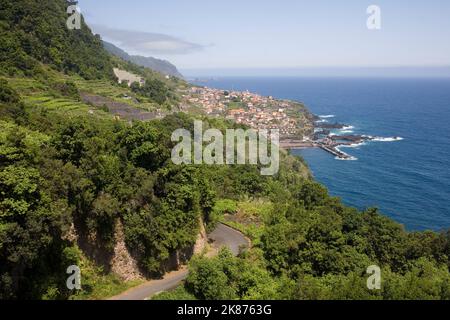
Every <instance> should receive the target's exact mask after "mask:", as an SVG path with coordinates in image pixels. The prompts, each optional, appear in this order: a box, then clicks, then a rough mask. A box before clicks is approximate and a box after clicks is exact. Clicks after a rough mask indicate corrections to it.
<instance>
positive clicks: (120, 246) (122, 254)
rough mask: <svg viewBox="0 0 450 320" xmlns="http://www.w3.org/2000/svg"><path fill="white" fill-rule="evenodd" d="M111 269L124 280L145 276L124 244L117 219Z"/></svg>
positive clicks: (120, 224) (121, 230)
mask: <svg viewBox="0 0 450 320" xmlns="http://www.w3.org/2000/svg"><path fill="white" fill-rule="evenodd" d="M111 271H112V272H114V273H115V274H117V275H118V276H119V277H121V278H122V279H123V280H125V281H129V280H137V279H144V278H145V277H144V275H143V274H142V273H141V272H140V270H139V267H138V263H137V261H136V259H134V258H133V257H132V256H131V254H130V252H129V251H128V248H127V246H126V244H125V236H124V233H123V225H122V222H121V221H118V222H117V224H116V244H115V246H114V253H113V257H112V259H111Z"/></svg>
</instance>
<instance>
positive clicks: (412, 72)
mask: <svg viewBox="0 0 450 320" xmlns="http://www.w3.org/2000/svg"><path fill="white" fill-rule="evenodd" d="M180 72H181V73H182V74H183V75H184V76H185V77H186V78H211V77H323V78H326V77H349V78H352V77H369V78H371V77H373V78H450V66H442V67H366V68H361V67H320V68H318V67H301V68H299V67H292V68H225V69H224V68H220V69H219V68H204V69H201V68H199V69H180Z"/></svg>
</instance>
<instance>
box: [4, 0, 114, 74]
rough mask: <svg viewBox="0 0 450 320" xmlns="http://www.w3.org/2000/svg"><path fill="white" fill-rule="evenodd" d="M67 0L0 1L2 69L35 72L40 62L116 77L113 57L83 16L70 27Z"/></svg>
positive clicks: (22, 72) (70, 69) (85, 72)
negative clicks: (113, 68) (77, 26)
mask: <svg viewBox="0 0 450 320" xmlns="http://www.w3.org/2000/svg"><path fill="white" fill-rule="evenodd" d="M67 7H68V2H67V1H65V0H40V1H34V0H2V1H1V2H0V38H1V40H2V41H0V73H3V74H8V75H15V74H18V75H20V74H23V75H34V74H36V73H38V72H39V70H40V63H44V64H47V65H50V66H51V67H52V68H54V69H56V70H58V71H63V72H65V73H71V74H79V75H81V76H82V77H83V78H85V79H100V78H111V79H112V78H113V73H112V64H111V59H110V58H109V55H108V53H107V52H106V50H104V49H103V47H102V43H101V40H100V38H99V37H96V36H94V35H93V34H92V32H91V30H90V29H89V27H88V26H87V25H86V24H85V22H84V20H83V19H82V21H81V30H69V29H68V28H67V26H66V22H67V19H68V17H69V15H68V14H67V13H66V10H67Z"/></svg>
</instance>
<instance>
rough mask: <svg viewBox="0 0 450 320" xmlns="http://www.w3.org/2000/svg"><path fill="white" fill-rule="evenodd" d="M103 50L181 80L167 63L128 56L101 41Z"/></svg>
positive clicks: (149, 58) (175, 70)
mask: <svg viewBox="0 0 450 320" xmlns="http://www.w3.org/2000/svg"><path fill="white" fill-rule="evenodd" d="M103 46H104V48H105V49H106V50H107V51H108V52H109V53H111V54H113V55H115V56H117V57H119V58H122V59H123V60H125V61H130V62H133V63H135V64H137V65H139V66H142V67H146V68H150V69H152V70H154V71H157V72H160V73H162V74H164V75H169V76H174V77H177V78H183V75H182V74H181V73H180V72H179V71H178V69H177V67H175V66H174V65H173V64H171V63H170V62H168V61H165V60H160V59H156V58H152V57H143V56H134V55H129V54H128V53H127V52H125V51H124V50H122V49H120V48H118V47H117V46H115V45H113V44H112V43H109V42H106V41H103Z"/></svg>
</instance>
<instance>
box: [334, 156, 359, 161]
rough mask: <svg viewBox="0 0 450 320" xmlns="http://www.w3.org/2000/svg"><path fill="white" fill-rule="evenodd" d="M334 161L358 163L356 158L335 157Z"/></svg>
mask: <svg viewBox="0 0 450 320" xmlns="http://www.w3.org/2000/svg"><path fill="white" fill-rule="evenodd" d="M335 159H336V160H340V161H358V158H356V157H349V158H340V157H335Z"/></svg>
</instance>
